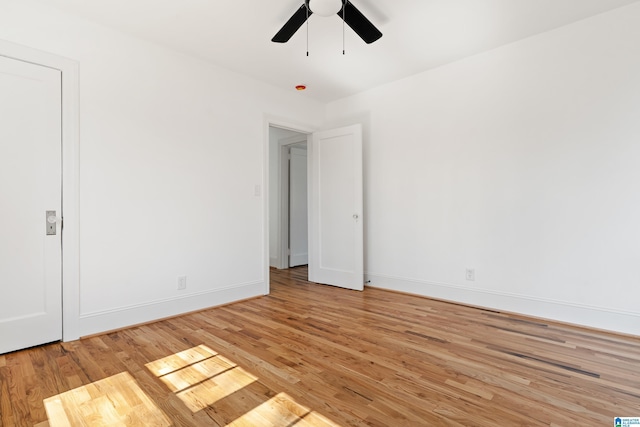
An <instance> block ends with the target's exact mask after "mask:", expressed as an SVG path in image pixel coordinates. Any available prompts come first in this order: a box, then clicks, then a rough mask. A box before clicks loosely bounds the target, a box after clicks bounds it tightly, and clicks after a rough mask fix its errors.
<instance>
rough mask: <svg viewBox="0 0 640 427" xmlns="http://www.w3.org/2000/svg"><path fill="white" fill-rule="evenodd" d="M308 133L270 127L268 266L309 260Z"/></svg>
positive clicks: (275, 266)
mask: <svg viewBox="0 0 640 427" xmlns="http://www.w3.org/2000/svg"><path fill="white" fill-rule="evenodd" d="M306 149H307V134H306V133H303V132H298V131H294V130H289V129H283V128H279V127H275V126H270V127H269V152H270V160H269V265H270V267H274V268H278V269H287V268H290V267H295V266H300V265H306V264H307V263H308V239H307V223H308V219H307V206H308V204H307V151H306Z"/></svg>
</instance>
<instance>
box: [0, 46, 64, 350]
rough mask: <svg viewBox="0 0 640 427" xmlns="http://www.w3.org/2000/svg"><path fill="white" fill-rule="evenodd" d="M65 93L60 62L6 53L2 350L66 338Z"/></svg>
mask: <svg viewBox="0 0 640 427" xmlns="http://www.w3.org/2000/svg"><path fill="white" fill-rule="evenodd" d="M61 101H62V99H61V73H60V71H59V70H54V69H52V68H47V67H44V66H40V65H35V64H31V63H28V62H23V61H19V60H15V59H9V58H6V57H3V56H0V117H1V118H2V125H1V126H0V221H1V223H2V238H1V239H0V295H1V296H0V354H2V353H6V352H9V351H14V350H18V349H22V348H26V347H31V346H34V345H38V344H44V343H47V342H51V341H57V340H60V339H61V338H62V248H61V243H62V240H61V232H62V230H61V223H60V221H59V220H58V219H57V217H59V216H61V209H62V179H61V173H62V159H61V148H62V145H61V144H62V142H61V117H62V116H61V114H62V113H61V111H62V110H61V108H62V107H61ZM47 211H55V212H56V214H55V215H54V214H53V213H49V214H47ZM47 218H49V222H47ZM54 228H55V234H52V233H53V229H54Z"/></svg>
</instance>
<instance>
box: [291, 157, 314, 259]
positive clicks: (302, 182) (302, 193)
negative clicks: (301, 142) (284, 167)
mask: <svg viewBox="0 0 640 427" xmlns="http://www.w3.org/2000/svg"><path fill="white" fill-rule="evenodd" d="M289 154H290V156H289V251H290V254H289V267H295V266H298V265H307V264H308V263H309V250H308V248H309V243H308V235H309V232H308V226H307V224H308V219H307V207H308V202H307V147H306V146H304V147H297V146H294V147H291V149H290V152H289Z"/></svg>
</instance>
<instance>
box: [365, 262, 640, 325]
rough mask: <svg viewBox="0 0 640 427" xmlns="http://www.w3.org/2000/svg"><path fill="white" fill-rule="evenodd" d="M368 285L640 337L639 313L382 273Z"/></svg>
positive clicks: (367, 279)
mask: <svg viewBox="0 0 640 427" xmlns="http://www.w3.org/2000/svg"><path fill="white" fill-rule="evenodd" d="M365 281H370V282H369V283H367V286H370V287H374V288H381V289H388V290H393V291H398V292H405V293H410V294H415V295H420V296H425V297H430V298H436V299H441V300H446V301H452V302H458V303H462V304H468V305H472V306H476V307H484V308H488V309H492V310H498V311H505V312H511V313H518V314H524V315H527V316H533V317H538V318H543V319H549V320H555V321H559V322H563V323H570V324H574V325H580V326H587V327H590V328H596V329H602V330H607V331H612V332H618V333H623V334H630V335H635V336H640V313H637V312H628V311H619V310H615V309H611V308H607V307H597V306H588V305H582V304H574V303H571V302H567V301H557V300H552V299H545V298H538V297H532V296H527V295H517V294H509V293H504V292H493V291H488V290H479V289H473V288H469V287H464V286H459V285H453V284H447V283H437V282H427V281H421V280H415V279H409V278H402V277H392V276H386V275H382V274H368V273H367V274H366V275H365Z"/></svg>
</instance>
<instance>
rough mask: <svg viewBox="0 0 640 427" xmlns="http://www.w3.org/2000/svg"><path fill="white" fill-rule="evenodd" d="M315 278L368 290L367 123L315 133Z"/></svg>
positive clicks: (312, 220)
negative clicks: (364, 136)
mask: <svg viewBox="0 0 640 427" xmlns="http://www.w3.org/2000/svg"><path fill="white" fill-rule="evenodd" d="M309 139H310V140H309V144H308V147H307V151H308V158H309V194H310V197H309V280H310V281H312V282H316V283H323V284H327V285H334V286H340V287H343V288H348V289H355V290H360V291H361V290H362V289H364V266H363V264H364V256H363V250H364V245H363V227H362V220H363V218H362V128H361V126H360V125H353V126H347V127H343V128H339V129H332V130H327V131H322V132H316V133H314V134H312V135H311V137H310V138H309Z"/></svg>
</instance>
